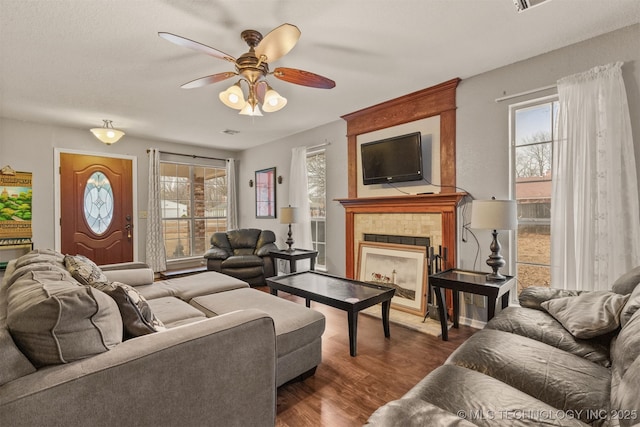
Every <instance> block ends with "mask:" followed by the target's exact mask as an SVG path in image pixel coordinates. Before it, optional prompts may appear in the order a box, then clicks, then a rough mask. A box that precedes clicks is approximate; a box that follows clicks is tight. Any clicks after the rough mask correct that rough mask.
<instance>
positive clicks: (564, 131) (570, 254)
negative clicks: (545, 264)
mask: <svg viewBox="0 0 640 427" xmlns="http://www.w3.org/2000/svg"><path fill="white" fill-rule="evenodd" d="M558 95H559V101H560V109H559V117H558V137H557V139H556V140H555V141H554V159H553V174H554V175H553V191H552V196H551V198H552V202H551V262H552V276H551V281H552V286H553V287H564V288H565V289H580V290H607V289H610V287H611V284H612V283H613V281H614V280H615V279H616V278H617V277H619V276H620V275H621V274H623V273H625V272H626V271H628V270H630V269H631V268H633V267H635V266H636V265H638V264H640V259H639V257H638V253H639V252H638V242H640V213H639V212H640V210H639V208H638V184H637V176H636V164H635V155H634V147H633V139H632V136H631V122H630V117H629V108H628V105H627V95H626V91H625V87H624V81H623V79H622V63H621V62H618V63H614V64H609V65H604V66H600V67H595V68H593V69H591V70H589V71H586V72H584V73H580V74H575V75H572V76H569V77H565V78H563V79H561V80H559V81H558Z"/></svg>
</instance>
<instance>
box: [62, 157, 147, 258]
mask: <svg viewBox="0 0 640 427" xmlns="http://www.w3.org/2000/svg"><path fill="white" fill-rule="evenodd" d="M62 154H79V155H82V156H97V157H108V158H112V159H125V160H131V175H133V176H132V177H131V186H132V187H133V188H132V189H131V190H132V191H131V197H133V200H132V202H133V205H132V206H133V215H131V216H132V217H133V237H134V238H133V260H134V261H138V240H139V239H140V237H139V236H140V233H138V232H137V230H138V223H139V221H138V158H137V157H136V156H129V155H127V154H110V153H103V152H99V151H84V150H72V149H68V148H54V155H53V162H54V165H53V166H54V167H53V185H54V188H55V189H56V196H55V200H54V202H55V203H54V230H55V232H54V245H55V249H56V250H57V251H60V250H61V248H62V236H61V235H62V231H61V228H62V227H61V225H60V212H61V208H60V194H61V188H60V156H61V155H62Z"/></svg>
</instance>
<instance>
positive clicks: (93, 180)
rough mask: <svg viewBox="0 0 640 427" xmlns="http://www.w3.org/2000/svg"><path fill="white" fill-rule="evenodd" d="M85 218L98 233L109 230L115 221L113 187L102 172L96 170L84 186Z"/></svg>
mask: <svg viewBox="0 0 640 427" xmlns="http://www.w3.org/2000/svg"><path fill="white" fill-rule="evenodd" d="M84 218H85V220H86V221H87V224H88V225H89V228H91V231H93V232H94V233H96V234H102V233H104V232H105V231H107V228H109V225H111V222H112V221H113V189H112V188H111V182H109V179H108V178H107V177H106V176H105V175H104V174H103V173H102V172H94V173H92V174H91V176H90V177H89V179H88V180H87V185H86V186H85V187H84Z"/></svg>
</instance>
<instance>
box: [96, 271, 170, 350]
mask: <svg viewBox="0 0 640 427" xmlns="http://www.w3.org/2000/svg"><path fill="white" fill-rule="evenodd" d="M105 293H106V294H107V295H109V296H110V297H111V298H113V299H114V300H115V302H116V304H118V309H120V315H121V316H122V323H123V326H124V338H125V339H128V338H134V337H139V336H141V335H146V334H150V333H152V332H158V331H164V330H165V329H166V328H165V327H164V324H163V323H162V322H161V321H160V319H158V318H157V317H156V316H155V315H154V314H153V312H152V311H151V307H150V306H149V303H148V302H147V300H146V299H145V298H144V297H143V296H142V295H141V294H140V293H139V292H138V291H137V290H136V289H135V288H134V287H132V286H129V285H125V284H124V283H119V282H112V283H110V284H109V285H108V289H105Z"/></svg>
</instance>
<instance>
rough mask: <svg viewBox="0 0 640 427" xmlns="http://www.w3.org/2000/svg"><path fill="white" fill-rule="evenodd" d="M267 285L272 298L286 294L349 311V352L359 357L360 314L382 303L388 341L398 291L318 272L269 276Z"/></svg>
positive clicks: (383, 325)
mask: <svg viewBox="0 0 640 427" xmlns="http://www.w3.org/2000/svg"><path fill="white" fill-rule="evenodd" d="M267 286H269V288H270V289H271V293H272V294H273V295H278V291H283V292H287V293H290V294H292V295H296V296H299V297H302V298H305V299H306V305H307V307H309V306H310V305H311V301H316V302H319V303H321V304H325V305H328V306H330V307H334V308H338V309H340V310H344V311H346V312H347V316H348V320H349V352H350V354H351V356H355V355H356V345H357V342H358V340H357V337H358V312H360V311H361V310H364V309H365V308H368V307H371V306H372V305H375V304H378V303H382V327H383V328H384V336H385V337H387V338H389V337H390V336H391V334H390V333H389V308H390V306H391V298H393V294H394V293H395V289H392V288H387V287H384V286H377V285H372V284H370V283H365V282H360V281H358V280H351V279H345V278H343V277H338V276H332V275H330V274H325V273H320V272H317V271H303V272H299V273H293V274H287V275H284V276H276V277H270V278H268V279H267Z"/></svg>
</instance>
